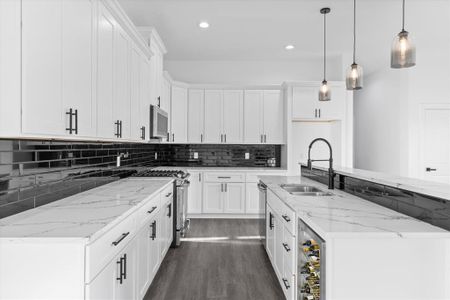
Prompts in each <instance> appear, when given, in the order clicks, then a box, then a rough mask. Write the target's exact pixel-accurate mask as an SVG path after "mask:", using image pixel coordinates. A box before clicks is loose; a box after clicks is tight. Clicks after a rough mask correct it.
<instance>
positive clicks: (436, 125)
mask: <svg viewBox="0 0 450 300" xmlns="http://www.w3.org/2000/svg"><path fill="white" fill-rule="evenodd" d="M422 126H423V130H422V132H423V133H422V141H421V145H422V161H423V162H422V166H421V169H422V175H423V178H424V179H426V180H431V181H436V182H443V183H450V107H448V106H447V108H445V107H443V108H425V109H424V111H423V124H422Z"/></svg>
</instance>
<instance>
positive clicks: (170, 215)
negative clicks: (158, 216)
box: [167, 203, 172, 218]
mask: <svg viewBox="0 0 450 300" xmlns="http://www.w3.org/2000/svg"><path fill="white" fill-rule="evenodd" d="M167 208H168V209H169V212H168V213H167V216H168V217H169V218H170V217H172V203H169V205H167Z"/></svg>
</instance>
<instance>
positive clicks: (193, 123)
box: [187, 90, 205, 143]
mask: <svg viewBox="0 0 450 300" xmlns="http://www.w3.org/2000/svg"><path fill="white" fill-rule="evenodd" d="M203 104H204V90H189V94H188V117H187V120H188V142H189V143H202V142H203V118H204V116H205V112H204V107H203Z"/></svg>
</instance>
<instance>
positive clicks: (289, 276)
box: [266, 190, 298, 300]
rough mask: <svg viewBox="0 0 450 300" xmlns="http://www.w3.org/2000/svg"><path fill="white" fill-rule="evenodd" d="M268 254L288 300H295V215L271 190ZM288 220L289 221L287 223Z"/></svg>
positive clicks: (267, 216) (268, 213)
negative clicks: (293, 230) (292, 225)
mask: <svg viewBox="0 0 450 300" xmlns="http://www.w3.org/2000/svg"><path fill="white" fill-rule="evenodd" d="M266 205H267V210H266V226H267V227H266V252H267V255H268V256H269V259H270V261H271V262H272V266H273V268H274V270H275V273H276V275H277V277H278V280H279V282H280V285H281V288H282V289H283V292H284V295H285V297H286V299H288V300H293V299H295V293H296V288H297V284H296V269H297V268H296V267H295V266H296V264H297V261H296V258H297V251H298V249H297V241H296V236H295V234H293V233H291V231H292V228H291V224H294V225H295V224H296V222H295V213H294V211H292V210H291V209H290V208H289V207H287V206H286V205H285V204H284V203H283V202H281V200H279V199H278V198H277V197H276V196H275V194H273V193H272V192H271V191H270V190H268V191H267V204H266ZM287 219H288V220H289V221H287Z"/></svg>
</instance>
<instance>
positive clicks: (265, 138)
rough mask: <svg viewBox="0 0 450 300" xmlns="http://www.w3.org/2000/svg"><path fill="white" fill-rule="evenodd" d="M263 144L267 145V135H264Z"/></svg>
mask: <svg viewBox="0 0 450 300" xmlns="http://www.w3.org/2000/svg"><path fill="white" fill-rule="evenodd" d="M264 143H267V134H264Z"/></svg>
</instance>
